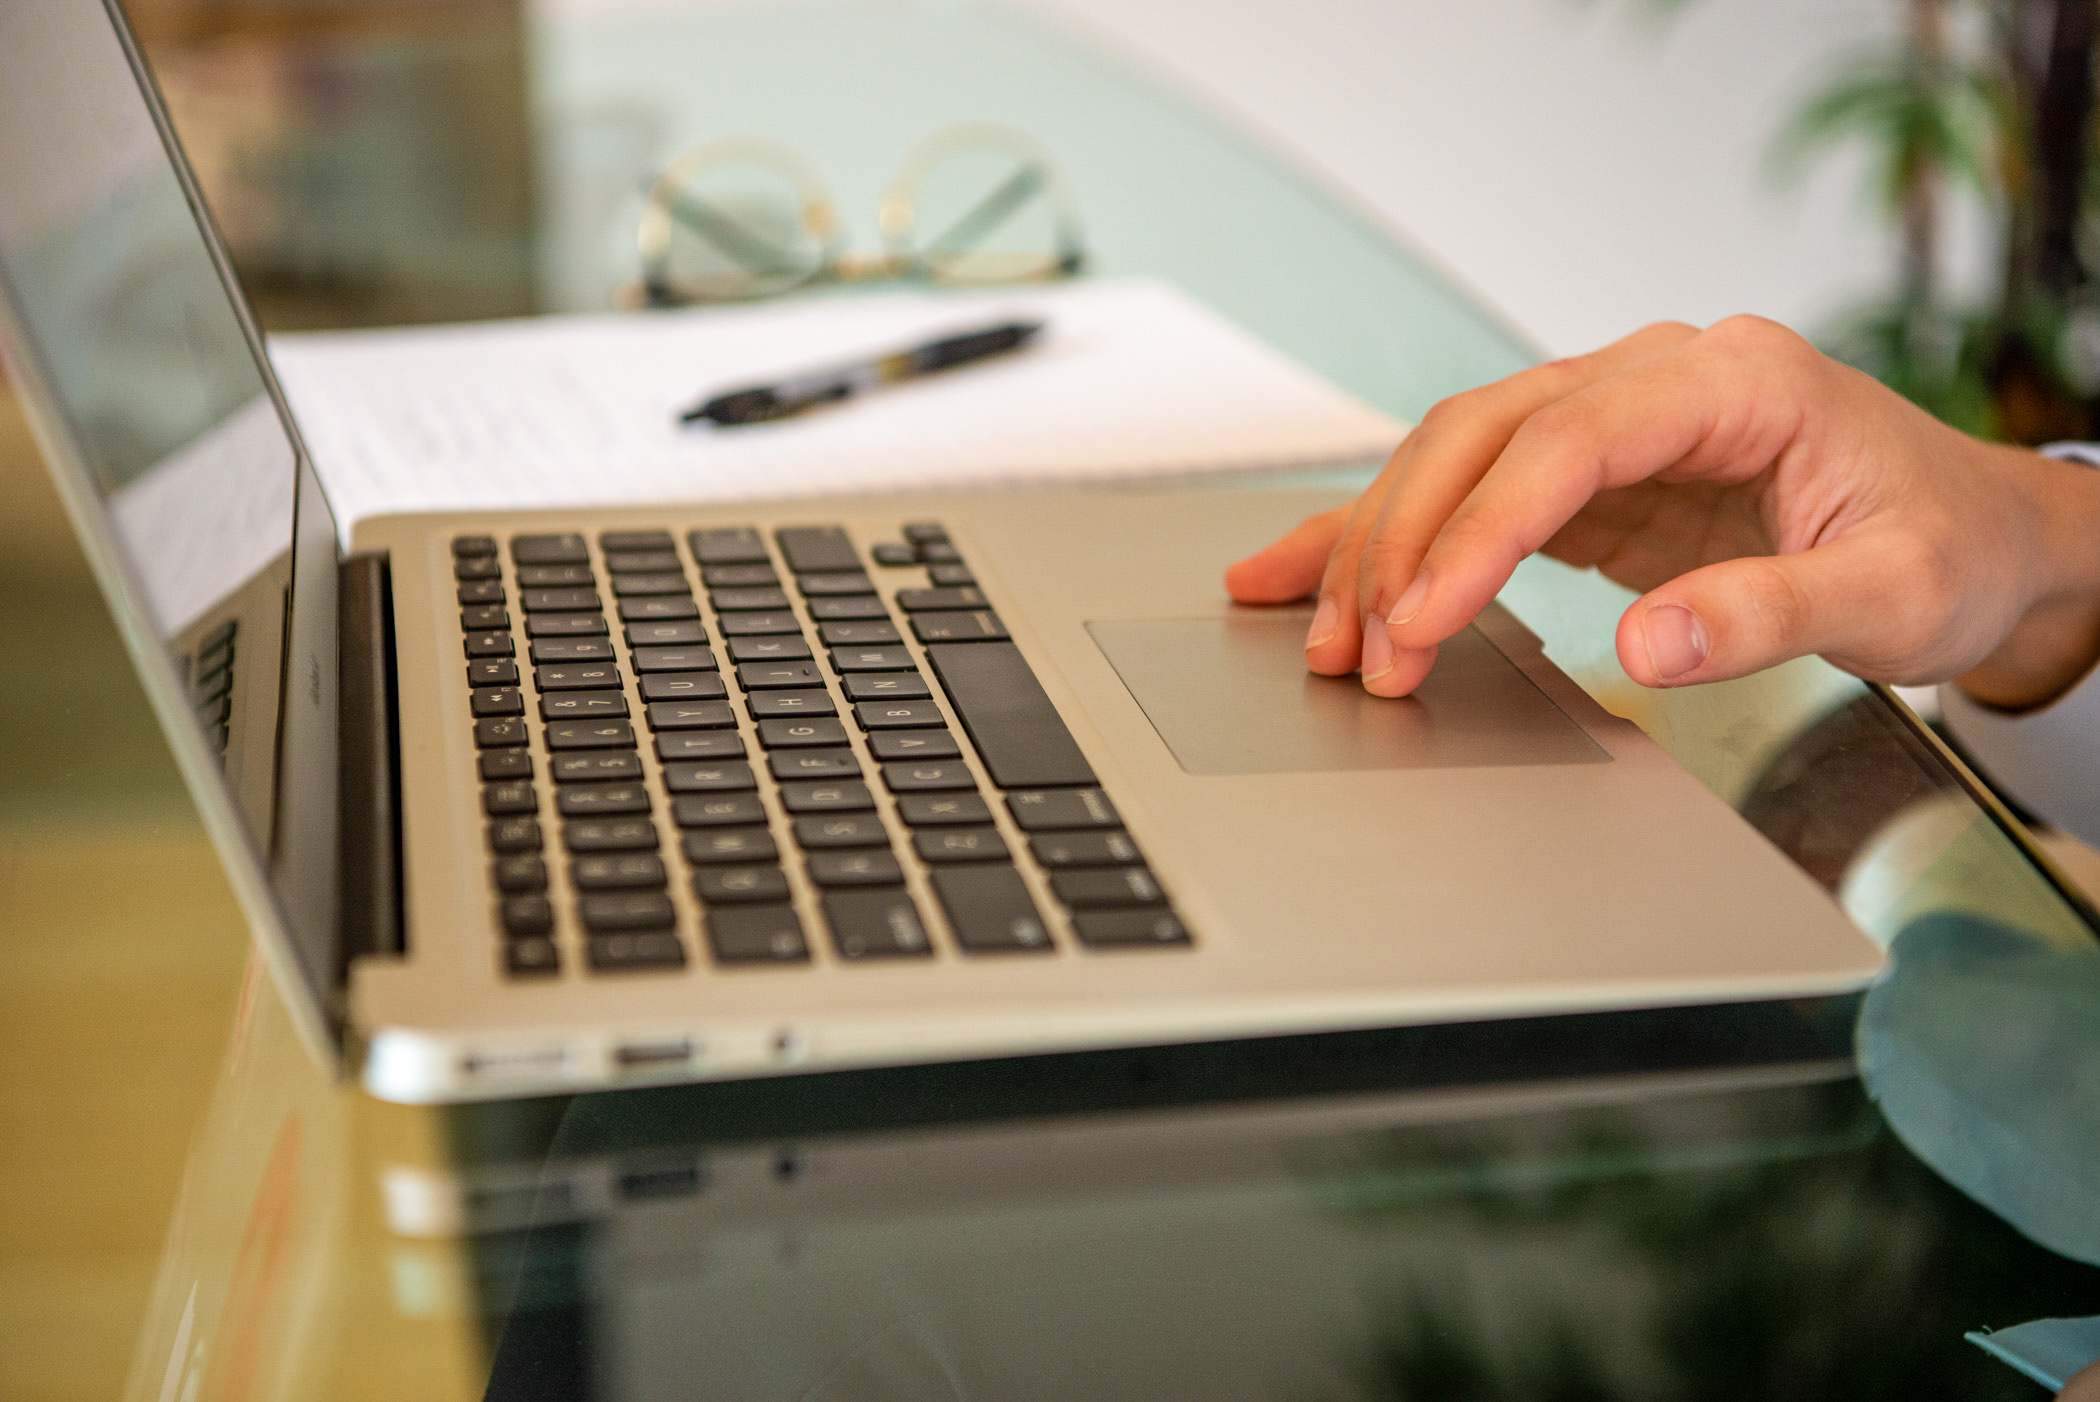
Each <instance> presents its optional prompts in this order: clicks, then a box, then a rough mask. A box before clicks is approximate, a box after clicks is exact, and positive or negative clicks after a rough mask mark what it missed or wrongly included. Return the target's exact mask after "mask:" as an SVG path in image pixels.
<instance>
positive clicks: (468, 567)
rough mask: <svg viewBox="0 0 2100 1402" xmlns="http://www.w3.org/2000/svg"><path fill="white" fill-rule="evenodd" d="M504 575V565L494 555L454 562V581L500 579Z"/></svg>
mask: <svg viewBox="0 0 2100 1402" xmlns="http://www.w3.org/2000/svg"><path fill="white" fill-rule="evenodd" d="M502 575H503V564H502V562H501V561H500V560H498V559H497V558H496V557H495V556H493V555H486V556H478V557H476V558H474V559H471V560H454V561H453V562H452V577H453V578H454V579H500V578H501V577H502Z"/></svg>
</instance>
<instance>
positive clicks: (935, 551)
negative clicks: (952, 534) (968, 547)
mask: <svg viewBox="0 0 2100 1402" xmlns="http://www.w3.org/2000/svg"><path fill="white" fill-rule="evenodd" d="M919 559H920V560H922V561H924V562H925V563H926V564H929V565H956V564H961V563H962V556H961V555H960V554H958V553H957V552H956V549H955V547H954V546H952V545H950V544H949V543H948V542H947V541H945V540H929V541H927V542H926V543H925V544H924V545H922V546H920V547H919Z"/></svg>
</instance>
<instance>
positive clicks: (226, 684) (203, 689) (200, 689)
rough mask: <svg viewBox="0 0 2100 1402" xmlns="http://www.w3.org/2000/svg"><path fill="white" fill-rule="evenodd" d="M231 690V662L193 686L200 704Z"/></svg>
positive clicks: (495, 663)
mask: <svg viewBox="0 0 2100 1402" xmlns="http://www.w3.org/2000/svg"><path fill="white" fill-rule="evenodd" d="M481 665H483V666H489V667H504V666H508V665H510V664H508V663H504V662H489V663H483V664H481ZM467 666H468V669H469V670H470V671H471V670H472V668H473V667H474V666H475V664H474V663H471V662H470V663H468V664H467ZM232 690H233V667H232V666H231V664H229V665H226V666H223V667H220V668H218V669H216V670H215V671H212V672H209V673H207V674H205V675H203V676H200V677H198V678H197V682H196V685H195V687H194V688H193V691H194V693H195V696H196V699H197V703H198V704H199V705H202V704H203V703H205V702H207V701H217V700H219V699H220V698H221V697H224V696H226V695H227V694H228V693H230V692H231V691H232Z"/></svg>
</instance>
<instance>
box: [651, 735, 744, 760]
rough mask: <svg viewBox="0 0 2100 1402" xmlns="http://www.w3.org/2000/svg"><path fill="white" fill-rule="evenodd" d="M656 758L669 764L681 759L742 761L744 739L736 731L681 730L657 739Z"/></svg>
mask: <svg viewBox="0 0 2100 1402" xmlns="http://www.w3.org/2000/svg"><path fill="white" fill-rule="evenodd" d="M656 757H657V758H658V759H660V760H663V761H664V762H666V763H669V762H671V761H673V760H681V759H742V758H743V757H744V737H743V736H741V735H739V734H737V733H736V732H735V731H734V730H681V731H673V732H671V733H670V734H668V735H659V736H657V737H656Z"/></svg>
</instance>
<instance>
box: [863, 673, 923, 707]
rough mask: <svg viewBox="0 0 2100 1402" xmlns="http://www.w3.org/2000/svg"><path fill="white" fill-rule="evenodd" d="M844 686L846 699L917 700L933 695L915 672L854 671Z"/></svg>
mask: <svg viewBox="0 0 2100 1402" xmlns="http://www.w3.org/2000/svg"><path fill="white" fill-rule="evenodd" d="M844 688H845V692H846V699H847V700H848V701H919V700H923V699H925V698H926V697H928V696H931V695H933V693H932V692H931V691H929V690H927V688H926V678H924V677H922V676H920V675H919V674H918V673H917V672H854V673H850V674H848V675H847V677H846V678H845V681H844Z"/></svg>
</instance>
